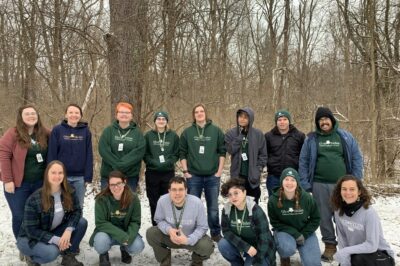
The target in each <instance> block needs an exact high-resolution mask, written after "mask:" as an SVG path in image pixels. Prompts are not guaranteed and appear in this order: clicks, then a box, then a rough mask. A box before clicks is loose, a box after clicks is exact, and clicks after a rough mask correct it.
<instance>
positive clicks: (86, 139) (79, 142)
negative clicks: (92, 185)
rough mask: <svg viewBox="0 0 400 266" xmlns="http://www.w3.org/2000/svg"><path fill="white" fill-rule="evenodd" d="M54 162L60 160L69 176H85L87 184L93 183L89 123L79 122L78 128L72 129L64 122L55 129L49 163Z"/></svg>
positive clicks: (48, 154) (52, 135)
mask: <svg viewBox="0 0 400 266" xmlns="http://www.w3.org/2000/svg"><path fill="white" fill-rule="evenodd" d="M53 160H59V161H61V162H62V163H63V164H64V165H65V168H66V169H67V175H68V176H83V177H84V178H85V182H92V178H93V149H92V133H90V130H89V127H88V124H87V123H85V122H79V123H78V125H77V126H76V127H71V126H70V125H68V124H67V121H65V120H64V121H62V122H61V124H59V125H57V126H55V127H54V128H53V130H52V131H51V135H50V140H49V149H48V153H47V161H48V162H51V161H53Z"/></svg>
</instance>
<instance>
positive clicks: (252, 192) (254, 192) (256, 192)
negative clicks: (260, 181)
mask: <svg viewBox="0 0 400 266" xmlns="http://www.w3.org/2000/svg"><path fill="white" fill-rule="evenodd" d="M239 178H241V179H244V180H245V181H246V183H245V188H246V195H247V196H251V197H253V198H254V202H255V203H257V204H258V201H259V200H260V197H261V189H260V186H258V187H256V188H252V187H251V186H250V182H249V178H248V177H247V176H239Z"/></svg>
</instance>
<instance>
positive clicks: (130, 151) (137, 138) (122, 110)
mask: <svg viewBox="0 0 400 266" xmlns="http://www.w3.org/2000/svg"><path fill="white" fill-rule="evenodd" d="M132 112H133V106H132V105H131V104H129V103H126V102H119V103H118V104H117V106H116V107H115V118H116V121H114V122H113V123H112V124H111V125H110V126H108V127H106V128H105V129H104V131H103V133H102V134H101V136H100V140H99V153H100V156H101V159H102V161H101V169H100V175H101V187H102V188H105V187H106V186H107V184H108V175H109V174H110V172H111V171H113V170H119V171H121V172H122V173H124V174H125V175H126V176H127V177H128V185H129V186H130V187H131V189H132V191H136V187H137V184H138V181H139V172H140V167H141V162H142V159H143V156H144V153H145V146H146V145H145V140H144V137H143V134H142V132H141V131H140V129H139V127H138V126H137V125H136V123H135V122H133V121H132V119H133V113H132Z"/></svg>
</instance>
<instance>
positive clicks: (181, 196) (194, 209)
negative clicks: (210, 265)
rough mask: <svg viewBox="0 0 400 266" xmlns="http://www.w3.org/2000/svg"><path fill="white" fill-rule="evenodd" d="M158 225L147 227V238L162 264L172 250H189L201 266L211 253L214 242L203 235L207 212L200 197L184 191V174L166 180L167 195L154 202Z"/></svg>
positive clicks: (166, 264)
mask: <svg viewBox="0 0 400 266" xmlns="http://www.w3.org/2000/svg"><path fill="white" fill-rule="evenodd" d="M154 219H155V220H156V222H157V226H153V227H150V228H149V229H147V232H146V238H147V242H148V243H149V245H150V246H151V247H152V248H153V250H154V255H155V257H156V260H157V261H158V262H159V263H160V265H161V266H170V265H171V249H187V250H190V251H192V263H191V265H193V266H201V265H203V261H204V260H207V259H208V258H210V256H211V254H212V253H213V252H214V244H213V242H212V241H211V239H210V237H209V236H208V235H206V233H207V230H208V226H207V220H206V212H205V209H204V205H203V203H202V202H201V200H200V199H199V198H198V197H196V196H193V195H188V194H187V183H186V180H185V178H184V177H179V176H177V177H173V178H171V179H170V181H169V189H168V194H165V195H163V196H161V198H160V199H159V200H158V202H157V209H156V213H155V216H154Z"/></svg>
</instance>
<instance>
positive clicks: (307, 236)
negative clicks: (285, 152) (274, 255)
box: [268, 167, 321, 266]
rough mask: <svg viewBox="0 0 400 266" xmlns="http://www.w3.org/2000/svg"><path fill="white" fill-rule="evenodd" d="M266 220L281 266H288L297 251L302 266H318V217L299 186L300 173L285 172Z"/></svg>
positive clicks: (313, 206)
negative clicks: (269, 225) (269, 226)
mask: <svg viewBox="0 0 400 266" xmlns="http://www.w3.org/2000/svg"><path fill="white" fill-rule="evenodd" d="M268 216H269V219H270V221H271V225H272V227H273V231H274V238H275V243H276V246H277V250H278V253H279V255H280V257H281V265H282V266H290V256H292V255H294V254H295V253H296V250H299V253H300V258H301V264H302V265H307V266H314V265H315V266H321V257H320V254H321V251H320V249H319V244H318V238H317V236H316V234H315V231H316V230H317V229H318V226H319V220H320V215H319V211H318V207H317V204H316V202H315V200H314V199H313V197H312V196H311V195H310V194H309V193H307V192H306V191H305V190H304V189H302V188H301V186H300V177H299V173H298V172H297V171H296V170H295V169H294V168H290V167H289V168H286V169H284V170H283V171H282V174H281V177H280V187H279V189H277V190H276V191H275V192H274V194H272V196H271V197H270V198H269V200H268Z"/></svg>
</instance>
